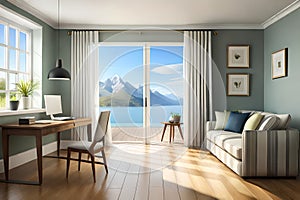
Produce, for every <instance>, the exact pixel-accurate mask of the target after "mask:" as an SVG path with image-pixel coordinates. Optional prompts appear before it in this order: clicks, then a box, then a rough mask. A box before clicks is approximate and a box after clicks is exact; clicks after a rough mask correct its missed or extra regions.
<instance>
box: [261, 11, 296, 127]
mask: <svg viewBox="0 0 300 200" xmlns="http://www.w3.org/2000/svg"><path fill="white" fill-rule="evenodd" d="M299 21H300V10H299V9H298V10H296V11H294V12H292V13H291V14H289V15H288V16H286V17H284V18H283V19H281V20H279V21H278V22H276V23H274V24H272V25H271V26H269V27H268V28H267V29H265V31H264V38H265V41H264V46H265V51H264V63H265V64H264V66H265V71H264V91H265V93H264V94H265V97H264V99H265V100H264V107H265V110H266V111H272V112H277V113H290V114H291V115H292V121H291V126H292V127H295V128H297V129H300V108H299V105H300V100H299V99H300V95H299V88H300V81H299V80H300V79H299V77H300V67H299V64H300V42H299V41H300V40H299V36H300V24H299ZM283 48H288V76H287V77H284V78H279V79H275V80H272V76H271V55H272V52H275V51H277V50H280V49H283Z"/></svg>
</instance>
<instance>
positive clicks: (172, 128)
mask: <svg viewBox="0 0 300 200" xmlns="http://www.w3.org/2000/svg"><path fill="white" fill-rule="evenodd" d="M161 124H164V125H165V126H164V130H163V133H162V136H161V140H160V141H161V142H162V141H163V139H164V135H165V132H166V129H167V126H170V140H169V142H172V139H173V141H174V135H175V126H177V127H178V130H179V133H180V135H181V138H182V139H183V135H182V130H181V127H180V124H183V123H174V122H173V123H171V122H161Z"/></svg>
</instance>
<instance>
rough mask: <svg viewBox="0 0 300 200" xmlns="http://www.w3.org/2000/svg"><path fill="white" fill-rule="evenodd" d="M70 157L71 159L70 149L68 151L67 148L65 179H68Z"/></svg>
mask: <svg viewBox="0 0 300 200" xmlns="http://www.w3.org/2000/svg"><path fill="white" fill-rule="evenodd" d="M70 157H71V149H69V148H68V154H67V172H66V178H68V176H69V168H70Z"/></svg>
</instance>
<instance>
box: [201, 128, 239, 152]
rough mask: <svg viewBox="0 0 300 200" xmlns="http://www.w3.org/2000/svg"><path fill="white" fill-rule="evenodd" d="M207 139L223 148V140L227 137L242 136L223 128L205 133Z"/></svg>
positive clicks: (227, 138)
mask: <svg viewBox="0 0 300 200" xmlns="http://www.w3.org/2000/svg"><path fill="white" fill-rule="evenodd" d="M206 137H207V139H208V140H210V141H211V142H213V143H215V144H216V145H218V146H219V147H220V148H222V149H224V142H225V141H226V140H229V139H234V138H242V135H241V134H239V133H234V132H230V131H223V130H212V131H209V132H208V133H207V136H206Z"/></svg>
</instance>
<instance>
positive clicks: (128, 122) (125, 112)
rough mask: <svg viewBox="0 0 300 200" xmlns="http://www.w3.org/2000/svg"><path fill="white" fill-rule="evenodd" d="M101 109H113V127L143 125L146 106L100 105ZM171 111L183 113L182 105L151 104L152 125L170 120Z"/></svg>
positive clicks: (111, 118) (156, 125)
mask: <svg viewBox="0 0 300 200" xmlns="http://www.w3.org/2000/svg"><path fill="white" fill-rule="evenodd" d="M99 110H100V111H104V110H109V111H111V117H110V122H111V126H112V127H116V126H118V127H142V126H143V120H144V119H143V110H144V107H99ZM171 113H179V114H180V115H181V121H182V119H183V115H182V113H183V112H182V105H176V106H160V105H159V106H151V107H150V126H151V127H160V126H161V123H160V122H163V121H168V120H169V117H170V115H171Z"/></svg>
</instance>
